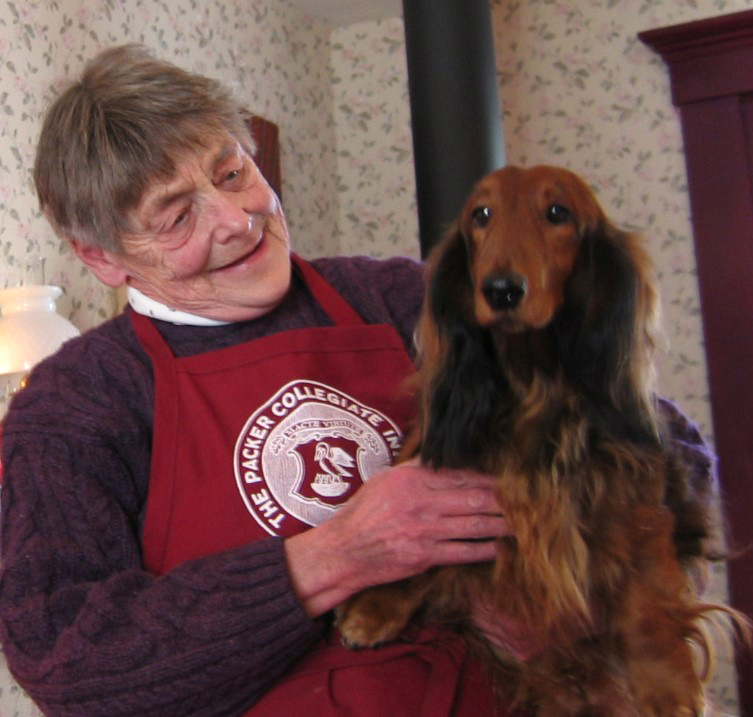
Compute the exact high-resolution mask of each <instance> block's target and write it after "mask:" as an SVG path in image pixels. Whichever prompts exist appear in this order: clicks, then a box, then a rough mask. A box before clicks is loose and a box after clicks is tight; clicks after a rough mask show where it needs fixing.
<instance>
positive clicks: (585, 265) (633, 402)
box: [554, 220, 655, 441]
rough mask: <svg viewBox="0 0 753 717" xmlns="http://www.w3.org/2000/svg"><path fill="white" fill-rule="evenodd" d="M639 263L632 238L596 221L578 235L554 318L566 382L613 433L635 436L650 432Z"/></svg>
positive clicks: (645, 305)
mask: <svg viewBox="0 0 753 717" xmlns="http://www.w3.org/2000/svg"><path fill="white" fill-rule="evenodd" d="M646 266H648V260H647V259H645V257H644V255H643V253H642V251H641V250H639V249H638V248H637V245H636V244H635V239H634V237H632V236H630V235H628V234H626V233H624V232H621V231H620V230H618V229H616V228H615V227H613V226H612V225H611V224H609V222H608V221H606V220H605V221H603V222H601V223H600V226H599V227H598V228H597V229H595V230H593V231H590V232H588V233H587V235H586V236H584V237H583V240H582V245H581V249H580V252H579V255H578V258H577V260H576V264H575V267H574V269H573V271H572V273H571V275H570V278H569V280H568V284H567V286H566V298H565V302H564V305H563V307H562V310H561V311H560V313H559V315H558V316H557V317H556V319H555V322H554V331H555V336H556V339H557V350H558V352H559V356H560V360H561V362H562V365H563V367H564V371H565V376H566V378H567V380H568V381H571V382H572V383H573V384H575V385H576V386H577V388H578V390H579V391H581V392H582V393H584V394H585V395H586V397H587V398H588V399H589V401H588V403H589V405H590V406H592V407H593V409H594V411H595V414H596V415H595V416H594V418H595V419H597V420H598V421H600V422H601V423H603V424H604V425H605V427H606V428H607V429H608V430H609V431H610V432H611V433H612V434H613V435H616V434H620V435H621V437H624V438H629V439H632V440H638V441H644V440H653V439H654V437H655V427H654V423H653V412H652V410H651V403H652V401H651V398H650V386H649V385H648V384H649V383H650V377H649V374H650V365H651V357H650V356H648V355H647V353H650V349H649V347H647V343H649V342H651V339H650V331H649V328H648V327H647V326H646V324H647V322H648V321H649V317H648V314H649V313H652V311H653V294H652V291H653V289H652V288H649V287H647V286H646V285H645V282H644V275H643V270H644V268H645V267H646ZM649 294H650V295H649ZM649 304H650V305H651V306H649ZM652 347H653V344H651V347H650V348H652Z"/></svg>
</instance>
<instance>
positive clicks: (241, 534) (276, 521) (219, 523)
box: [131, 255, 494, 717]
mask: <svg viewBox="0 0 753 717" xmlns="http://www.w3.org/2000/svg"><path fill="white" fill-rule="evenodd" d="M293 262H294V268H295V270H296V271H297V272H298V273H299V275H300V276H301V277H302V278H303V280H304V282H305V284H306V286H307V288H308V290H309V292H310V293H311V294H312V296H313V297H314V299H315V300H316V301H317V302H318V304H319V305H320V306H321V308H322V309H323V310H324V311H325V312H326V313H327V314H328V316H329V317H330V319H331V320H332V321H333V323H334V326H328V327H317V328H306V329H296V330H291V331H283V332H280V333H277V334H273V335H271V336H267V337H263V338H260V339H257V340H254V341H250V342H246V343H242V344H239V345H237V346H232V347H229V348H225V349H219V350H214V351H210V352H207V353H203V354H198V355H195V356H189V357H183V358H176V357H175V356H174V355H173V353H172V351H171V350H170V348H169V346H168V345H167V343H166V342H165V340H164V339H163V338H162V336H161V335H160V334H159V332H158V331H157V329H156V327H155V325H154V324H153V323H152V321H151V320H150V319H148V318H147V317H145V316H143V315H140V314H137V313H135V312H132V313H131V317H132V322H133V325H134V328H135V330H136V334H137V336H138V339H139V341H140V343H141V344H142V346H143V347H144V349H145V350H146V351H147V353H148V354H149V356H150V358H151V360H152V364H153V369H154V380H155V407H154V436H153V443H152V464H151V471H150V478H149V493H148V499H147V509H146V519H145V524H144V531H143V536H142V547H143V554H144V563H145V566H146V568H147V569H148V570H149V571H151V572H152V573H154V574H163V573H165V572H167V571H168V570H170V569H171V568H173V567H175V566H176V565H178V564H179V563H181V562H183V561H185V560H189V559H192V558H197V557H201V556H205V555H209V554H213V553H216V552H219V551H223V550H227V549H231V548H235V547H240V546H241V545H244V544H246V543H248V542H250V541H253V540H259V539H262V538H265V537H269V536H270V535H273V536H280V537H283V538H284V537H289V536H292V535H295V534H297V533H299V532H301V531H302V530H306V529H307V528H309V527H311V526H315V525H318V524H319V523H321V522H322V521H324V520H326V519H327V518H328V517H330V516H331V515H332V514H333V513H334V511H335V510H337V508H338V506H340V505H341V504H342V503H344V502H345V501H347V500H348V499H349V498H350V497H351V496H352V495H353V494H354V493H355V491H356V490H358V488H359V487H360V486H361V485H362V484H363V483H364V482H365V481H366V480H368V479H369V477H370V476H371V475H373V474H374V473H375V472H376V471H377V470H379V469H380V468H382V467H384V466H386V465H388V464H390V463H391V462H392V459H393V458H394V456H395V455H396V454H397V452H398V451H399V449H400V446H401V443H402V437H403V434H404V432H405V431H406V430H407V428H408V426H409V424H410V421H411V419H412V417H413V414H414V408H413V401H412V399H411V397H410V396H409V395H408V394H407V392H404V391H401V390H400V387H401V386H403V384H404V382H405V380H406V379H407V378H408V377H409V376H410V375H411V374H412V373H413V372H414V367H413V364H412V361H411V359H410V357H409V356H408V354H407V352H406V351H405V348H404V345H403V342H402V340H401V338H400V336H399V335H398V333H397V332H396V331H395V329H394V328H392V327H391V326H388V325H369V324H365V323H364V322H363V320H362V319H361V318H360V317H359V316H358V314H357V313H356V312H355V311H354V310H353V309H352V307H351V306H350V305H349V304H348V303H347V302H346V301H345V300H344V299H343V298H342V297H341V296H340V295H339V294H338V293H337V292H336V291H335V290H334V289H333V288H332V287H331V286H330V285H329V284H328V283H327V282H326V281H325V280H324V279H323V277H322V276H321V275H320V274H318V272H316V270H315V269H314V268H313V267H312V266H310V265H309V264H308V263H307V262H305V261H303V260H302V259H300V258H299V257H297V256H295V255H293ZM197 526H201V530H197V529H196V527H197ZM466 702H467V706H464V707H461V706H460V705H461V704H465V703H466ZM492 705H493V699H492V695H491V689H490V688H489V687H488V686H486V685H485V684H484V682H483V679H482V677H481V675H480V671H479V668H478V665H476V664H475V662H473V661H470V660H466V648H465V644H464V643H463V642H462V641H461V640H460V639H459V638H457V637H456V636H453V635H449V634H445V633H443V632H440V631H437V630H426V631H422V632H421V633H420V634H419V635H418V636H417V638H416V641H415V642H411V643H410V644H396V645H391V646H387V647H384V648H382V649H379V650H364V651H360V652H353V651H349V650H346V649H345V648H343V647H342V646H341V645H340V642H339V638H338V637H337V636H336V635H333V636H330V638H328V639H327V640H324V641H322V644H321V645H320V646H319V647H318V648H317V649H314V650H313V651H312V652H311V653H309V654H308V655H307V656H305V657H304V658H303V659H302V660H301V661H300V662H299V663H298V665H297V666H296V667H294V668H293V669H292V670H291V671H290V672H289V673H288V674H287V675H286V676H285V677H284V678H283V679H282V680H281V681H280V682H279V683H278V684H277V685H275V686H274V687H272V688H271V689H270V690H269V691H268V692H267V693H266V694H265V695H264V696H263V697H262V698H261V700H260V701H259V702H258V703H257V704H256V705H255V706H254V707H252V708H251V709H250V710H249V711H248V712H247V713H245V714H246V715H249V716H251V715H253V716H254V717H264V716H266V715H270V716H271V715H275V717H279V715H282V714H291V715H298V714H300V715H304V714H316V715H317V717H329V716H331V717H335V715H338V716H339V715H342V716H344V715H354V716H356V715H357V716H358V717H383V716H384V715H389V716H390V717H401V716H404V717H441V716H443V715H451V714H452V715H468V717H470V715H474V717H475V716H477V715H478V716H483V715H491V714H494V711H493V707H492Z"/></svg>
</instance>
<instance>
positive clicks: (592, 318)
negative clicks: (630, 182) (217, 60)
mask: <svg viewBox="0 0 753 717" xmlns="http://www.w3.org/2000/svg"><path fill="white" fill-rule="evenodd" d="M656 307H657V297H656V291H655V283H654V280H653V275H652V270H651V264H650V262H649V260H648V257H647V255H646V253H645V252H644V250H643V249H642V246H641V244H640V241H639V240H638V238H637V237H635V236H633V235H631V234H628V233H626V232H623V231H620V230H619V229H617V228H616V227H615V226H614V225H613V224H612V223H611V222H610V221H609V220H608V219H607V217H606V215H605V213H604V212H603V210H602V209H601V207H600V206H599V204H598V202H597V200H596V198H595V197H594V195H593V193H592V192H591V190H590V189H589V188H588V186H587V185H586V184H585V182H584V181H583V180H581V179H580V178H579V177H578V176H577V175H575V174H573V173H572V172H569V171H567V170H565V169H560V168H556V167H547V166H538V167H532V168H530V169H521V168H518V167H506V168H504V169H501V170H498V171H496V172H492V173H491V174H489V175H487V176H486V177H484V178H483V179H481V181H480V182H479V183H478V184H477V185H476V187H475V188H474V189H473V191H472V193H471V195H470V197H469V199H468V201H467V202H466V204H465V206H464V208H463V210H462V212H461V214H460V216H459V218H458V219H457V221H456V223H455V224H454V225H453V227H452V228H451V229H450V231H449V232H448V233H447V235H446V236H445V238H444V240H443V241H442V243H441V244H440V245H439V246H438V247H437V248H436V250H435V251H434V252H433V254H432V257H431V258H430V262H429V291H428V293H427V306H426V310H425V312H424V318H423V321H422V330H421V331H420V338H421V340H422V342H423V344H424V345H423V346H422V352H423V354H424V357H425V360H426V362H427V363H428V364H429V365H430V366H433V367H434V368H431V369H430V370H431V371H433V372H434V373H435V374H436V376H435V379H433V381H434V384H435V385H436V386H438V387H442V386H445V385H446V386H447V387H448V388H447V389H446V393H447V394H448V399H447V401H446V404H447V407H449V406H450V405H452V404H453V398H452V395H453V393H454V394H458V393H459V388H458V386H461V387H462V388H463V390H464V391H465V392H466V393H468V394H469V395H470V394H471V393H474V391H473V386H474V385H480V386H484V388H483V389H480V390H479V391H475V396H474V397H473V398H472V399H468V400H466V403H468V404H469V405H470V404H471V403H472V400H476V401H478V400H480V393H485V394H489V393H490V392H491V391H492V390H494V386H499V385H503V384H500V383H499V379H498V378H496V377H495V375H494V372H495V371H496V372H499V366H498V365H496V364H495V360H493V358H492V356H491V355H490V354H491V353H493V352H494V351H496V349H494V348H492V345H494V346H496V347H497V349H498V348H499V347H500V345H504V344H505V341H506V339H504V337H506V336H511V337H514V339H515V344H514V346H515V349H514V350H517V349H519V348H520V347H521V346H522V345H523V344H521V339H522V340H523V341H527V340H528V339H526V338H525V337H527V336H531V337H533V336H538V337H540V336H545V337H546V338H545V339H544V340H538V339H537V340H535V341H533V340H531V341H530V344H529V345H530V346H533V347H535V350H536V351H538V353H539V356H537V357H534V358H535V359H537V360H538V365H539V366H548V367H550V368H551V369H552V370H558V371H559V374H558V375H560V376H563V377H564V378H565V381H566V382H567V385H569V386H571V387H572V388H574V389H575V390H576V391H578V392H579V393H581V394H583V395H586V396H588V397H589V399H591V400H592V403H593V405H594V406H595V408H594V410H596V411H598V412H602V411H603V412H604V414H607V413H608V414H609V416H610V418H609V419H608V420H607V419H605V420H607V422H608V423H610V424H611V423H614V422H616V421H617V420H618V417H619V416H620V415H621V414H623V413H625V412H629V413H633V414H635V413H640V415H642V416H646V415H647V411H648V410H649V405H650V398H649V397H650V395H651V389H650V386H651V378H652V371H651V365H652V362H651V358H652V356H651V354H652V349H653V345H654V342H653V330H654V320H655V316H656ZM489 337H494V338H492V339H491V340H490V338H489ZM500 337H503V338H502V339H501V341H502V343H501V344H500ZM480 347H481V349H482V350H481V351H480V350H479V348H480ZM543 354H546V355H543ZM510 358H511V357H510V356H508V357H507V359H506V360H507V362H508V363H509V359H510ZM512 358H515V356H513V357H512ZM504 362H505V360H503V364H504ZM437 366H440V367H441V368H436V367H437ZM557 367H559V368H558V369H557ZM460 373H465V374H467V375H468V378H467V381H466V380H465V379H464V378H463V377H462V376H458V374H460ZM484 376H489V378H488V380H484V378H483V377H484ZM466 383H467V384H468V386H466ZM488 400H489V399H487V402H488ZM597 404H601V406H602V408H598V407H596V406H597ZM479 423H483V420H480V421H479ZM641 425H645V424H644V422H643V421H641ZM640 430H641V431H642V429H640ZM628 432H632V429H629V431H628Z"/></svg>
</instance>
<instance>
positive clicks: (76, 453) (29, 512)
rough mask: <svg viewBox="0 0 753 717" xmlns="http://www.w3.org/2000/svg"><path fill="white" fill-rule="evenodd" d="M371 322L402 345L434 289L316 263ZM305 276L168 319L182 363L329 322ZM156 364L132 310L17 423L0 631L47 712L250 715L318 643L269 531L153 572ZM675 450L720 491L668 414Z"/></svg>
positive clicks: (105, 328) (355, 265)
mask: <svg viewBox="0 0 753 717" xmlns="http://www.w3.org/2000/svg"><path fill="white" fill-rule="evenodd" d="M315 265H316V266H317V268H318V269H319V270H320V271H321V272H322V273H323V274H324V276H325V278H326V279H327V280H328V281H329V282H330V283H331V284H332V285H333V286H334V287H335V288H336V289H338V290H339V291H340V292H341V294H343V296H344V297H345V298H346V300H347V301H348V302H349V303H350V304H351V305H352V306H353V307H354V308H355V309H356V310H357V311H358V312H359V313H360V315H361V316H362V317H363V318H364V319H365V320H366V321H367V322H369V323H383V322H386V323H390V324H393V325H394V326H395V327H396V328H397V329H398V331H399V333H400V334H401V336H402V337H403V339H404V341H405V343H406V346H407V347H408V348H409V349H410V347H411V345H412V332H413V328H414V326H415V322H416V318H417V315H418V311H419V305H420V300H421V293H422V280H421V279H422V277H421V275H422V270H421V267H420V265H418V264H417V263H415V262H412V261H410V260H406V259H395V260H390V261H387V262H378V261H375V260H371V259H366V258H359V259H328V260H319V261H317V262H315ZM328 324H329V320H328V319H327V317H326V315H325V314H324V313H323V312H322V310H321V309H320V308H319V307H318V306H317V305H316V304H314V303H313V302H312V300H311V299H310V297H309V295H308V293H307V292H306V290H305V289H304V288H303V287H302V286H301V285H300V283H299V282H298V281H297V280H296V281H294V285H293V289H292V290H291V292H290V293H289V295H288V296H287V298H286V300H285V301H284V302H283V304H282V305H281V306H280V307H278V309H276V310H275V311H274V312H273V313H271V314H269V315H267V316H265V317H262V318H260V319H257V320H255V321H251V322H243V323H237V324H231V325H229V326H223V327H205V328H195V327H188V326H174V325H172V324H168V323H164V322H158V327H159V329H160V331H161V332H162V334H163V336H165V338H166V340H167V341H168V343H169V344H170V346H171V347H172V349H173V351H174V352H175V354H176V355H178V356H187V355H193V354H196V353H200V352H203V351H209V350H212V349H217V348H223V347H226V346H230V345H234V344H237V343H239V342H242V341H248V340H252V339H254V338H258V337H260V336H265V335H268V334H271V333H273V332H277V331H282V330H286V329H295V328H302V327H307V326H323V325H328ZM153 396H154V384H153V376H152V370H151V365H150V362H149V359H148V358H147V356H146V354H145V353H144V352H143V350H142V349H141V347H140V346H139V344H138V342H137V341H136V338H135V335H134V333H133V331H132V328H131V323H130V320H129V319H128V317H127V316H126V315H124V316H120V317H117V318H115V319H113V320H112V321H109V322H107V323H106V324H103V325H102V326H100V327H99V328H97V329H95V330H93V331H91V332H89V333H87V334H86V335H84V336H82V337H81V338H79V339H76V340H74V341H71V342H69V343H68V344H66V345H65V346H64V347H63V349H62V350H61V351H60V352H59V353H58V354H57V355H56V356H55V357H53V358H52V359H49V360H48V361H46V362H44V363H43V364H41V365H40V366H39V367H38V368H37V369H36V370H35V371H34V373H33V375H32V378H31V381H30V383H29V386H28V387H27V388H26V389H25V390H24V391H22V392H21V393H19V394H18V395H17V396H16V398H15V400H14V401H13V403H12V406H11V408H10V411H9V412H8V415H7V417H6V420H5V423H4V438H3V445H2V449H3V466H4V480H5V486H4V488H3V492H2V551H3V554H2V560H3V564H2V573H1V574H0V638H1V639H2V643H3V647H4V650H5V653H6V656H7V660H8V664H9V666H10V668H11V670H12V672H13V674H14V675H15V676H16V678H17V679H18V681H19V682H20V684H21V685H23V686H24V687H25V688H26V689H27V690H28V692H29V693H30V694H31V696H32V697H33V698H34V699H35V700H36V701H37V703H38V704H39V705H40V706H41V708H42V709H43V710H44V711H45V713H46V714H49V715H70V716H74V715H75V716H76V717H85V716H88V715H99V716H102V717H117V716H118V715H139V716H140V717H147V716H149V715H153V716H155V717H156V716H157V715H159V717H170V716H171V715H206V716H209V715H225V716H227V715H238V714H241V713H242V712H243V711H244V708H246V707H248V705H250V704H251V703H253V702H254V700H255V699H257V698H258V696H259V695H261V694H262V693H263V692H264V691H265V690H267V689H268V688H269V687H270V686H271V685H272V684H273V683H274V682H275V680H277V679H278V678H279V677H280V676H281V675H282V674H283V673H285V671H286V670H287V669H288V668H289V667H290V666H291V665H292V664H293V663H294V662H295V661H296V659H298V658H299V657H301V656H302V655H303V654H304V653H305V652H307V651H308V650H309V649H311V647H312V646H313V645H314V644H315V643H316V641H317V640H318V639H319V638H320V637H321V635H322V632H323V629H324V625H323V622H324V621H312V620H310V619H309V618H308V617H307V616H306V614H305V613H304V611H303V609H302V607H301V605H300V603H299V601H298V600H297V598H296V596H295V594H294V592H293V590H292V587H291V584H290V580H289V577H288V574H287V571H286V566H285V561H284V555H283V550H282V541H281V540H280V539H277V538H268V539H264V540H260V541H258V542H254V543H251V544H249V545H247V546H244V547H242V548H239V549H235V550H230V551H227V552H223V553H219V554H217V555H213V556H209V557H206V558H201V559H198V560H193V561H189V562H186V563H184V564H182V565H180V566H179V567H177V568H175V569H174V570H172V571H170V572H169V573H168V574H166V575H164V576H161V577H155V576H153V575H150V574H149V573H147V572H146V571H145V570H144V569H143V567H142V562H141V549H140V540H139V537H140V530H141V527H142V521H143V515H144V508H145V503H146V496H147V489H148V477H149V462H150V444H151V436H152V428H153V413H152V406H153ZM665 408H666V410H667V412H668V414H669V416H670V419H671V420H670V425H671V427H672V430H673V434H674V440H675V442H676V443H677V445H678V446H679V447H680V450H681V451H682V453H683V454H684V455H685V456H686V457H687V460H688V462H689V463H690V464H691V465H692V466H693V467H694V470H695V481H696V485H697V486H698V487H699V488H700V489H701V490H706V489H708V487H709V484H710V460H709V456H708V453H707V452H706V450H705V448H704V447H703V445H702V443H701V440H700V437H699V435H698V432H697V431H696V430H695V429H694V428H693V427H692V426H689V425H688V423H687V421H685V420H684V418H683V417H682V416H681V415H680V414H679V413H677V412H676V411H675V410H674V409H673V408H672V407H671V406H669V405H667V406H665Z"/></svg>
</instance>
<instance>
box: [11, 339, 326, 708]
mask: <svg viewBox="0 0 753 717" xmlns="http://www.w3.org/2000/svg"><path fill="white" fill-rule="evenodd" d="M110 349H112V350H110V351H104V352H101V354H102V355H100V352H99V351H98V349H97V347H96V343H95V342H93V341H91V340H87V339H86V338H84V339H83V340H81V341H80V342H78V343H75V344H74V345H73V346H72V347H71V348H70V349H68V350H65V349H64V351H63V357H62V359H60V358H57V359H56V360H54V361H52V362H49V363H48V364H43V366H42V367H41V368H40V369H39V370H38V371H36V372H35V374H34V375H33V376H32V380H31V381H30V385H29V387H28V388H27V389H25V390H24V391H22V392H21V393H20V394H18V396H17V397H16V400H15V401H14V402H13V405H12V407H11V410H10V411H9V413H8V415H7V418H6V421H5V423H4V436H3V445H2V449H3V468H4V486H3V491H2V572H1V573H0V637H1V638H2V642H3V647H4V650H5V653H6V657H7V660H8V664H9V667H10V669H11V671H12V672H13V674H14V676H15V677H16V679H17V680H18V681H19V683H20V684H21V685H22V686H23V687H24V688H25V689H26V690H27V691H28V692H29V693H30V695H31V696H32V698H33V699H34V700H35V701H37V703H38V704H39V705H40V707H41V708H42V709H43V710H44V711H45V713H46V714H49V715H70V716H73V715H75V716H76V717H87V716H89V715H91V716H94V715H101V716H102V717H105V716H106V717H116V716H117V715H139V716H147V715H154V716H155V717H156V716H157V715H159V716H160V717H170V715H207V716H209V715H229V714H236V713H239V712H241V711H242V708H243V707H244V706H245V705H248V704H250V703H251V702H253V701H254V700H255V698H257V697H258V696H259V695H260V694H262V693H263V692H264V691H265V689H266V688H267V687H269V685H270V684H271V683H272V682H273V681H274V680H276V679H277V678H278V677H279V676H280V675H281V674H283V673H284V672H285V671H286V670H287V669H288V668H289V667H290V665H291V664H292V663H293V662H294V661H295V660H296V659H297V658H298V657H300V656H301V655H302V654H303V653H304V652H305V651H306V650H307V649H308V648H309V647H310V646H311V645H312V644H313V642H314V641H315V640H316V639H317V638H318V637H319V636H320V634H321V626H320V625H319V624H318V623H317V622H315V621H311V620H310V619H309V618H308V617H307V616H306V614H305V613H304V611H303V609H302V607H301V605H300V603H299V601H298V600H297V599H296V597H295V594H294V592H293V589H292V586H291V585H290V582H289V578H288V574H287V571H286V566H285V559H284V555H283V550H282V541H281V540H277V539H273V538H270V539H267V540H260V541H258V542H255V543H252V544H249V545H247V546H244V547H242V548H238V549H234V550H231V551H227V552H224V553H220V554H218V555H215V556H210V557H207V558H202V559H199V560H195V561H190V562H187V563H184V564H183V565H181V566H179V567H178V568H176V569H174V570H172V571H171V572H169V573H168V574H166V575H164V576H162V577H155V576H153V575H150V574H148V573H147V572H145V571H144V570H143V569H142V567H141V554H140V546H139V539H138V535H139V525H140V518H141V515H142V512H143V509H144V502H145V492H146V487H145V485H143V484H142V483H141V482H140V481H141V480H142V479H140V478H139V476H141V475H143V474H144V469H145V467H146V466H145V462H146V461H148V445H149V443H148V440H146V446H147V450H146V451H140V449H138V446H139V445H140V444H143V443H144V442H145V436H148V428H147V427H146V426H145V425H143V423H144V422H143V421H142V419H141V417H140V416H139V412H138V410H136V409H135V408H134V404H138V403H139V401H138V399H137V398H135V397H138V395H139V393H140V392H143V390H144V387H143V385H142V384H143V383H144V377H143V375H142V373H140V371H139V370H138V366H137V362H134V361H133V359H132V358H131V357H129V356H128V355H125V354H124V353H123V347H122V346H112V347H110ZM103 356H106V358H104V357H103ZM82 366H86V372H84V370H83V369H82V368H81V367H82ZM119 391H122V392H123V396H119V395H118V392H119ZM126 394H127V395H129V396H130V403H129V402H128V401H125V402H122V401H121V400H120V399H124V397H125V396H126ZM147 474H148V471H147Z"/></svg>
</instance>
